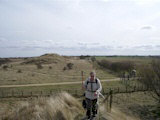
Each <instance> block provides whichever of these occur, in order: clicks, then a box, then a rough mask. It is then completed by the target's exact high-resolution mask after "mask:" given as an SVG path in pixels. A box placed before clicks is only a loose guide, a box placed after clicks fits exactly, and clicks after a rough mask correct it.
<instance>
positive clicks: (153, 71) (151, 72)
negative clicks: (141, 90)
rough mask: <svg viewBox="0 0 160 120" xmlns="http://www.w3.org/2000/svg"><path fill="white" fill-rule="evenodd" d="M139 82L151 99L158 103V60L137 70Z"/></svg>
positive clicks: (159, 76) (159, 72)
mask: <svg viewBox="0 0 160 120" xmlns="http://www.w3.org/2000/svg"><path fill="white" fill-rule="evenodd" d="M138 76H139V81H140V82H141V83H142V84H144V85H145V86H146V87H147V88H148V89H150V90H151V91H153V92H154V94H153V93H152V92H151V94H152V96H153V98H155V99H156V100H158V101H159V102H160V60H154V61H152V63H151V65H150V66H149V65H148V66H143V67H141V68H140V69H139V74H138Z"/></svg>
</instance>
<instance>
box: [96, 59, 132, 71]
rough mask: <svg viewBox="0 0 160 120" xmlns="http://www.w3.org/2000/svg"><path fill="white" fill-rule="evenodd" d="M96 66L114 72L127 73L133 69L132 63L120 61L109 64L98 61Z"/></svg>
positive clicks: (108, 62) (105, 61)
mask: <svg viewBox="0 0 160 120" xmlns="http://www.w3.org/2000/svg"><path fill="white" fill-rule="evenodd" d="M98 64H99V65H100V66H102V67H103V68H107V69H110V70H112V71H114V72H122V71H127V72H130V71H131V70H133V69H134V66H135V65H134V63H133V62H131V61H122V62H111V61H107V60H105V59H104V60H101V61H98Z"/></svg>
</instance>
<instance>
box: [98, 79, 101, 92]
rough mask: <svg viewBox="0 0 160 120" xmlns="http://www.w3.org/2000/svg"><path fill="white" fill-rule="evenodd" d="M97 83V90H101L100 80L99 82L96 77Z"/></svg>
mask: <svg viewBox="0 0 160 120" xmlns="http://www.w3.org/2000/svg"><path fill="white" fill-rule="evenodd" d="M97 84H98V89H97V92H101V90H102V85H101V82H100V80H99V79H97Z"/></svg>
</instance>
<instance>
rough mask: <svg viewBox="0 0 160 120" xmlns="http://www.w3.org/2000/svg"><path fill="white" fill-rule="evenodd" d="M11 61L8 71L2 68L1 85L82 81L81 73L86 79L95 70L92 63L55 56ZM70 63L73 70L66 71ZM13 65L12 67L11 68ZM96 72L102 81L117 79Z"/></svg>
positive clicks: (103, 72) (106, 73) (104, 72)
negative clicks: (39, 64)
mask: <svg viewBox="0 0 160 120" xmlns="http://www.w3.org/2000/svg"><path fill="white" fill-rule="evenodd" d="M11 61H12V62H10V63H8V66H9V68H7V70H3V68H2V67H3V66H1V67H0V76H1V77H0V85H11V84H34V83H54V82H69V81H70V82H71V81H72V82H73V81H81V71H84V76H85V78H86V77H88V75H89V73H90V71H91V70H93V69H95V68H93V65H92V63H90V62H89V61H87V60H80V59H78V58H77V59H75V58H72V57H70V58H69V57H63V56H58V55H54V54H53V55H52V54H49V55H48V54H47V55H44V56H40V57H35V58H27V59H20V58H19V60H17V61H15V60H12V59H11ZM37 62H38V63H39V62H40V63H41V65H42V66H43V68H42V69H37V66H36V65H35V63H37ZM22 63H23V64H22ZM24 63H25V64H24ZM68 63H72V64H73V68H72V69H70V70H65V71H64V70H63V68H64V67H65V66H66V65H67V64H68ZM11 65H12V67H10V66H11ZM49 67H52V69H49ZM18 70H21V72H22V73H17V71H18ZM96 72H97V76H98V77H99V78H100V79H106V78H114V77H115V76H114V75H112V74H110V73H108V72H107V71H103V70H101V69H97V70H96Z"/></svg>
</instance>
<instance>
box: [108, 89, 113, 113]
mask: <svg viewBox="0 0 160 120" xmlns="http://www.w3.org/2000/svg"><path fill="white" fill-rule="evenodd" d="M112 93H113V91H112V90H110V103H109V108H110V112H111V109H112V100H113V96H112Z"/></svg>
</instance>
